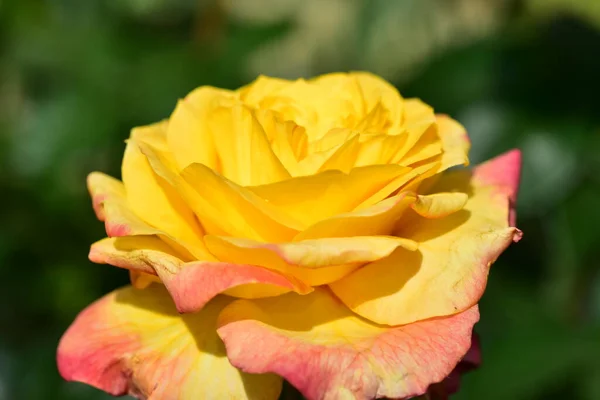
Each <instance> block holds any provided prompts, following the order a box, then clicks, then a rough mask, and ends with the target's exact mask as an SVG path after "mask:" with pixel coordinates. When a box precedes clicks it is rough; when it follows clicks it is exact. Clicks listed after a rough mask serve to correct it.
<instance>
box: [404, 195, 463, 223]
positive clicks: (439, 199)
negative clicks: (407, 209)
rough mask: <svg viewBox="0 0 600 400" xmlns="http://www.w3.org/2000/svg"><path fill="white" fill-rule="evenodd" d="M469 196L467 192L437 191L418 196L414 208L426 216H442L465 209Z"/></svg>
mask: <svg viewBox="0 0 600 400" xmlns="http://www.w3.org/2000/svg"><path fill="white" fill-rule="evenodd" d="M468 198H469V196H468V195H467V194H466V193H456V192H455V193H435V194H430V195H427V196H417V201H416V202H414V203H413V204H412V209H413V210H415V211H416V212H417V214H419V215H421V216H422V217H426V218H442V217H446V216H448V215H450V214H453V213H455V212H457V211H460V210H462V209H463V207H464V206H465V204H466V203H467V200H468Z"/></svg>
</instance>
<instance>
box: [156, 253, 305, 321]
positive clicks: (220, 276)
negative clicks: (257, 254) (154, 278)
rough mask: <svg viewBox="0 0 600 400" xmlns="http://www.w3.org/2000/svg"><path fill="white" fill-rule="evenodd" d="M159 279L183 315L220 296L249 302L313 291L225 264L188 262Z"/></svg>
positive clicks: (249, 267)
mask: <svg viewBox="0 0 600 400" xmlns="http://www.w3.org/2000/svg"><path fill="white" fill-rule="evenodd" d="M161 279H162V281H163V282H164V284H165V286H166V287H167V289H168V290H169V292H170V293H171V296H172V297H173V300H174V301H175V304H176V306H177V310H178V311H179V312H182V313H189V312H195V311H198V310H200V309H202V307H204V306H205V305H206V303H208V302H209V301H210V300H211V299H213V298H214V297H215V296H217V295H219V294H221V293H225V294H229V295H230V296H234V297H240V298H251V299H252V298H262V297H272V296H278V295H281V294H283V293H287V292H291V291H293V292H296V293H300V294H307V293H310V292H311V291H312V288H311V287H310V286H308V285H307V284H305V283H304V282H302V281H300V280H298V279H296V278H294V277H292V276H288V275H285V274H282V273H278V272H275V271H271V270H269V269H266V268H262V267H259V266H255V265H247V264H232V263H225V262H193V263H189V264H186V265H184V266H183V268H182V269H181V270H180V271H179V272H177V273H175V274H172V275H171V274H168V273H167V274H163V275H161Z"/></svg>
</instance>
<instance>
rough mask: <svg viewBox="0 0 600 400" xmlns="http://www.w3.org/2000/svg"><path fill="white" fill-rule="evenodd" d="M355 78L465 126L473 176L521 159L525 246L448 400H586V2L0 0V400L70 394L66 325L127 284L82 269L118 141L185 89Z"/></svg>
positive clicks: (590, 360)
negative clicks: (95, 199)
mask: <svg viewBox="0 0 600 400" xmlns="http://www.w3.org/2000/svg"><path fill="white" fill-rule="evenodd" d="M355 69H366V70H370V71H373V72H376V73H378V74H381V75H383V76H385V77H386V78H388V79H389V80H390V81H392V82H393V83H394V84H396V85H397V86H398V88H399V89H400V91H401V93H402V94H403V95H404V96H405V97H420V98H422V99H423V100H424V101H426V102H427V103H429V104H431V105H433V106H434V107H435V108H436V110H437V111H439V112H443V113H448V114H451V115H452V116H453V117H455V118H457V119H458V120H459V121H460V122H462V123H463V124H464V125H465V126H466V127H467V129H468V130H469V133H470V135H471V138H472V142H473V148H472V154H471V159H472V161H473V163H478V162H480V161H482V160H485V159H487V158H489V157H492V156H494V155H497V154H499V153H501V152H503V151H505V150H507V149H509V148H512V147H519V148H521V149H522V150H523V157H524V169H523V179H522V187H521V192H520V198H519V204H518V211H519V214H518V225H519V227H520V228H521V229H522V230H523V231H524V233H525V236H524V238H523V240H522V241H521V242H520V243H518V244H516V245H513V246H511V248H510V249H509V250H508V251H507V252H506V253H505V254H504V255H503V256H502V257H501V258H500V259H499V260H498V262H497V263H496V264H494V266H493V268H492V272H491V275H490V281H489V285H488V290H487V291H486V293H485V295H484V297H483V299H482V301H481V311H482V319H481V322H480V323H479V324H478V325H477V327H476V329H477V331H478V332H479V333H480V334H481V338H482V344H483V359H484V362H483V365H482V367H481V368H480V369H479V370H478V371H476V372H473V373H470V374H469V375H468V376H467V377H466V378H465V379H464V380H463V385H462V391H461V393H460V394H459V395H457V396H456V397H455V398H456V399H484V400H495V399H498V400H500V399H502V400H506V399H510V400H520V399H524V400H525V399H531V400H533V399H562V398H565V399H587V400H598V399H600V269H599V268H598V266H599V263H600V262H599V259H600V234H599V231H600V175H599V174H598V173H599V172H600V168H599V167H600V100H599V95H600V2H599V1H597V0H572V1H569V0H564V1H563V0H524V1H513V0H395V1H392V0H387V1H384V0H364V1H362V0H303V1H293V0H279V1H275V0H229V1H219V2H215V1H191V0H189V1H182V0H179V1H175V0H171V1H167V0H147V1H145V0H129V1H125V0H113V1H92V0H86V1H82V0H70V1H68V0H54V1H33V0H13V1H10V0H0V194H1V197H0V206H1V207H0V285H1V287H0V296H1V297H0V399H7V400H9V399H10V400H13V399H16V400H20V399H24V400H29V399H31V400H36V399H44V400H46V399H61V400H62V399H64V400H71V399H72V400H75V399H91V400H100V399H107V398H108V397H107V396H105V395H104V394H102V393H100V392H99V391H96V390H94V389H91V388H88V387H86V386H84V385H81V384H77V383H65V382H63V381H62V380H61V378H60V377H59V376H58V373H57V371H56V366H55V359H54V357H55V348H56V344H57V342H58V339H59V337H60V335H61V333H62V332H63V331H64V330H65V329H66V327H67V326H68V325H69V323H70V322H71V321H72V319H73V318H74V316H75V315H76V313H77V312H78V311H79V310H81V309H82V308H83V307H85V306H86V305H87V304H89V303H90V302H91V301H93V300H94V299H96V298H98V297H99V296H101V295H102V294H104V293H107V292H109V291H110V290H112V289H114V288H115V287H118V286H120V285H122V284H125V283H126V282H127V280H128V278H127V273H126V272H125V271H123V270H119V269H117V268H111V267H109V266H101V265H94V264H92V263H90V262H89V261H87V252H88V249H89V245H90V244H91V243H92V242H94V241H95V240H98V239H100V238H102V237H103V235H104V231H103V224H102V223H100V222H98V221H96V219H95V217H94V214H93V211H92V207H91V202H90V200H89V198H88V194H87V192H86V188H85V177H86V175H87V174H88V173H89V172H91V171H94V170H99V171H103V172H107V173H110V174H112V175H114V176H119V168H120V159H121V156H122V152H123V149H124V142H123V141H124V139H125V138H126V137H127V136H128V134H129V129H130V128H132V127H133V126H136V125H142V124H147V123H150V122H154V121H157V120H159V119H162V118H164V117H167V116H168V115H169V113H170V111H171V110H172V109H173V108H174V106H175V103H176V100H177V99H178V98H181V97H183V96H184V95H185V94H186V93H187V92H189V91H190V90H191V89H193V88H194V87H196V86H199V85H204V84H211V85H216V86H222V87H228V88H235V87H237V86H239V85H242V84H244V83H247V82H249V81H250V80H252V79H253V78H254V77H255V76H256V75H257V74H258V73H264V74H272V75H278V76H283V77H288V78H291V77H298V76H312V75H315V74H319V73H323V72H329V71H336V70H340V71H343V70H355Z"/></svg>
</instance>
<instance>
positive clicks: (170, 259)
mask: <svg viewBox="0 0 600 400" xmlns="http://www.w3.org/2000/svg"><path fill="white" fill-rule="evenodd" d="M89 258H90V260H91V261H93V262H96V263H100V264H111V265H114V266H116V267H120V268H127V269H129V270H130V271H132V272H133V276H132V283H133V284H134V285H135V286H136V287H141V288H143V287H145V286H147V285H148V284H150V283H151V282H156V281H158V282H162V283H164V284H165V286H166V287H167V289H168V290H169V292H170V293H171V296H172V297H173V299H174V300H175V304H176V305H177V309H178V311H180V312H194V311H198V310H200V309H201V308H202V307H204V305H205V304H206V303H207V302H208V301H209V300H211V299H212V298H214V297H215V296H217V295H218V294H220V293H227V294H230V295H232V296H235V297H242V298H258V297H270V296H276V295H279V294H282V293H287V292H289V291H295V292H298V293H302V294H305V293H309V292H310V291H311V290H312V289H311V287H310V286H308V285H306V284H305V283H303V282H301V281H299V280H297V279H295V278H293V277H290V276H286V275H285V274H281V273H278V272H274V271H270V270H268V269H265V268H262V267H258V266H254V265H244V264H241V265H240V264H229V263H224V262H208V261H204V262H202V261H198V262H188V263H185V262H184V261H183V260H181V259H180V258H179V256H178V254H177V253H175V252H173V250H172V249H171V248H169V246H167V245H166V244H165V243H164V242H162V241H161V240H160V239H158V238H157V237H155V236H133V237H122V238H108V239H103V240H100V241H99V242H96V243H94V244H93V245H92V248H91V250H90V255H89ZM140 274H141V275H140Z"/></svg>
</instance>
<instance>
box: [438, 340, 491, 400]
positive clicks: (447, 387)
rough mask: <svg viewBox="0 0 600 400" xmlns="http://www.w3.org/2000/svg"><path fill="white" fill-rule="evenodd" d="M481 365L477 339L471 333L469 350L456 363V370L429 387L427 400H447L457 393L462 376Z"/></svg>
mask: <svg viewBox="0 0 600 400" xmlns="http://www.w3.org/2000/svg"><path fill="white" fill-rule="evenodd" d="M480 364H481V348H480V345H479V337H478V336H477V334H475V333H473V338H472V339H471V348H470V349H469V351H468V352H467V354H465V356H464V357H463V359H462V360H461V361H460V362H459V363H458V365H457V366H456V368H454V370H453V371H452V372H451V373H450V375H448V377H447V378H446V379H444V380H443V381H441V382H439V383H436V384H434V385H431V386H430V387H429V389H428V390H427V396H428V397H427V399H428V400H449V399H450V395H452V394H454V393H456V392H458V390H459V388H460V380H461V377H462V375H464V374H465V373H467V372H469V371H471V370H473V369H475V368H477V367H479V365H480Z"/></svg>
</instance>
